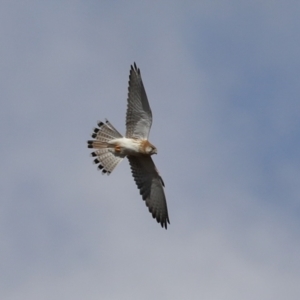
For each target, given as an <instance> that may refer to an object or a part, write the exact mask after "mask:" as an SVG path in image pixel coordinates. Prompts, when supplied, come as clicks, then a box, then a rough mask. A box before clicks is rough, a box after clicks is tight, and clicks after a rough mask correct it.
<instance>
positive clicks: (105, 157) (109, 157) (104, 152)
mask: <svg viewBox="0 0 300 300" xmlns="http://www.w3.org/2000/svg"><path fill="white" fill-rule="evenodd" d="M91 156H93V157H96V158H95V159H94V163H95V164H97V165H98V170H102V174H107V175H109V174H110V173H111V172H112V171H113V170H114V168H115V167H116V166H117V165H118V164H119V163H120V162H121V161H122V160H123V157H120V156H115V155H114V154H113V153H112V152H111V151H110V149H99V150H96V151H94V152H92V153H91Z"/></svg>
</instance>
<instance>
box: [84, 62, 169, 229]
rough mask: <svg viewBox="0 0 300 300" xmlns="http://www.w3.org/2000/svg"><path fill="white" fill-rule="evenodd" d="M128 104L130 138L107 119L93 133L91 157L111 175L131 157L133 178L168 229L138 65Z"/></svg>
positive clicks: (127, 128)
mask: <svg viewBox="0 0 300 300" xmlns="http://www.w3.org/2000/svg"><path fill="white" fill-rule="evenodd" d="M127 101H128V106H127V115H126V137H123V136H122V135H121V134H120V133H119V132H118V131H117V130H116V129H115V128H114V126H113V125H112V124H111V123H110V122H109V121H108V120H106V121H105V123H103V122H99V123H98V127H97V128H95V129H94V132H93V134H92V137H93V138H94V140H90V141H88V147H89V148H93V149H95V151H94V152H92V153H91V155H92V156H93V157H95V159H94V162H95V163H96V164H98V168H99V169H100V170H102V173H103V174H110V173H111V172H112V171H113V169H114V168H115V167H116V166H117V165H118V164H119V163H120V162H121V161H122V160H123V158H125V157H127V158H128V160H129V163H130V166H131V170H132V175H133V177H134V180H135V182H136V184H137V186H138V188H139V189H140V193H141V195H142V197H143V200H145V201H146V205H147V206H148V208H149V211H150V212H151V213H152V216H153V218H155V219H156V220H157V222H159V223H160V224H161V226H162V227H165V228H167V223H170V221H169V216H168V209H167V202H166V198H165V193H164V189H163V187H164V182H163V180H162V178H161V176H160V175H159V173H158V171H157V169H156V167H155V165H154V163H153V160H152V158H151V155H153V154H157V149H156V147H155V146H153V145H152V144H151V143H150V142H149V141H148V135H149V131H150V128H151V124H152V112H151V109H150V106H149V102H148V99H147V95H146V91H145V89H144V86H143V82H142V78H141V74H140V70H139V69H138V68H137V66H136V64H134V66H131V70H130V76H129V88H128V100H127Z"/></svg>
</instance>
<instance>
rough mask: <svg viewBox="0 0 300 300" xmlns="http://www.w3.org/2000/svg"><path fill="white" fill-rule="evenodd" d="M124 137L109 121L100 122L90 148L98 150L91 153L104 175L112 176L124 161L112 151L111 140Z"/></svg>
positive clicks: (90, 142)
mask: <svg viewBox="0 0 300 300" xmlns="http://www.w3.org/2000/svg"><path fill="white" fill-rule="evenodd" d="M121 137H123V136H122V135H121V134H120V133H119V132H118V130H117V129H116V128H115V127H114V126H113V125H112V124H111V123H110V122H109V121H108V120H105V123H103V122H98V128H95V129H94V132H93V133H92V138H94V140H90V141H88V148H92V149H97V150H96V151H94V152H92V153H91V156H93V157H95V159H94V163H95V164H98V169H99V170H102V174H108V175H109V174H110V173H111V172H112V171H113V169H114V168H115V167H116V166H117V165H118V164H119V163H120V162H121V161H122V160H123V157H120V156H117V155H115V153H114V151H112V148H111V145H110V144H109V141H110V140H113V139H116V138H121Z"/></svg>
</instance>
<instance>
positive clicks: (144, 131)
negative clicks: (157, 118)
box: [126, 63, 152, 139]
mask: <svg viewBox="0 0 300 300" xmlns="http://www.w3.org/2000/svg"><path fill="white" fill-rule="evenodd" d="M151 124H152V112H151V108H150V105H149V102H148V99H147V95H146V91H145V88H144V85H143V81H142V77H141V72H140V69H139V68H137V66H136V64H135V63H134V65H133V66H131V69H130V75H129V86H128V99H127V113H126V137H127V138H138V139H147V138H148V135H149V132H150V128H151Z"/></svg>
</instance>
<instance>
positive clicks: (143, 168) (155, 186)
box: [128, 156, 170, 229]
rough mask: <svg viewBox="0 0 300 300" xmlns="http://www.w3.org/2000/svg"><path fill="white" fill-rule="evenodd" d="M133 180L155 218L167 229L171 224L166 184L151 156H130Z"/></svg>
mask: <svg viewBox="0 0 300 300" xmlns="http://www.w3.org/2000/svg"><path fill="white" fill-rule="evenodd" d="M128 160H129V163H130V166H131V171H132V175H133V178H134V180H135V182H136V185H137V186H138V188H139V190H140V194H141V195H142V197H143V200H145V202H146V205H147V206H148V208H149V211H150V213H151V214H152V216H153V218H155V219H156V221H157V222H158V223H160V224H161V226H162V227H165V228H166V229H167V223H169V224H170V220H169V216H168V208H167V201H166V197H165V193H164V188H163V187H164V182H163V180H162V178H161V177H160V175H159V173H158V171H157V169H156V167H155V165H154V162H153V160H152V158H151V157H150V156H128Z"/></svg>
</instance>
